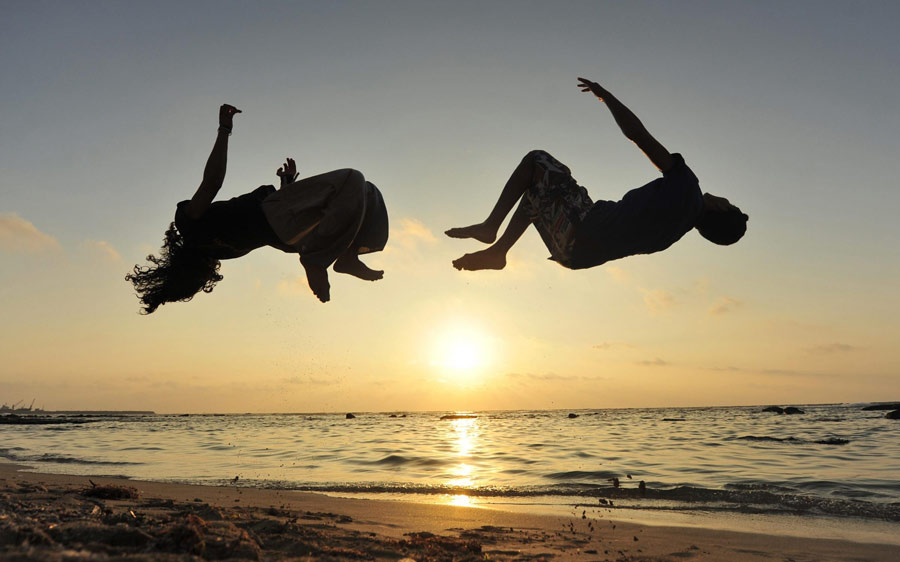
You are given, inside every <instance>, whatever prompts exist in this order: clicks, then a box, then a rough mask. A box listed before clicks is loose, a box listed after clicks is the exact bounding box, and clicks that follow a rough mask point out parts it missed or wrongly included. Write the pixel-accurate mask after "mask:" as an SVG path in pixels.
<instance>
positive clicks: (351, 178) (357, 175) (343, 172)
mask: <svg viewBox="0 0 900 562" xmlns="http://www.w3.org/2000/svg"><path fill="white" fill-rule="evenodd" d="M335 173H337V174H339V175H340V176H341V177H342V178H343V181H344V183H352V184H356V185H365V184H366V177H365V176H364V175H363V174H362V172H360V171H359V170H355V169H353V168H342V169H340V170H336V171H335Z"/></svg>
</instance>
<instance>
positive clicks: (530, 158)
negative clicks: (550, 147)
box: [522, 149, 550, 164]
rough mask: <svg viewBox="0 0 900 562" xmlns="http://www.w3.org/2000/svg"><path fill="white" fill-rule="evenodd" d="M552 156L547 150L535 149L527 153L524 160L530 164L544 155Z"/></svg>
mask: <svg viewBox="0 0 900 562" xmlns="http://www.w3.org/2000/svg"><path fill="white" fill-rule="evenodd" d="M546 156H550V154H549V153H548V152H547V151H546V150H540V149H535V150H532V151H531V152H529V153H528V154H526V155H525V158H523V159H522V162H527V163H529V164H533V163H535V162H536V161H538V160H539V159H540V158H542V157H546Z"/></svg>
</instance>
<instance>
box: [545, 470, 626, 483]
mask: <svg viewBox="0 0 900 562" xmlns="http://www.w3.org/2000/svg"><path fill="white" fill-rule="evenodd" d="M618 476H620V475H619V474H618V473H616V472H610V471H608V470H569V471H566V472H551V473H550V474H545V475H544V478H549V479H551V480H591V481H593V482H602V481H606V480H612V479H613V478H616V477H618Z"/></svg>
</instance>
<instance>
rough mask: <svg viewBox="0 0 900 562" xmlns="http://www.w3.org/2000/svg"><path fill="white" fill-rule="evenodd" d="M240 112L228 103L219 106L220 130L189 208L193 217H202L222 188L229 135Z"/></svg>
mask: <svg viewBox="0 0 900 562" xmlns="http://www.w3.org/2000/svg"><path fill="white" fill-rule="evenodd" d="M240 112H241V110H240V109H238V108H236V107H234V106H233V105H228V104H227V103H226V104H223V105H222V106H221V107H219V131H218V133H217V134H216V144H214V145H213V148H212V152H210V153H209V159H207V161H206V167H205V168H204V169H203V181H201V182H200V187H198V188H197V192H196V193H194V196H193V197H192V198H191V203H190V205H188V208H187V212H188V215H189V216H190V217H191V218H194V219H198V218H200V217H201V216H202V215H203V213H205V212H206V209H207V207H209V204H210V203H212V202H213V199H215V198H216V194H217V193H219V190H220V189H222V182H224V181H225V168H226V164H227V162H228V136H229V135H230V134H231V129H232V127H233V126H234V122H233V118H234V115H235V113H240Z"/></svg>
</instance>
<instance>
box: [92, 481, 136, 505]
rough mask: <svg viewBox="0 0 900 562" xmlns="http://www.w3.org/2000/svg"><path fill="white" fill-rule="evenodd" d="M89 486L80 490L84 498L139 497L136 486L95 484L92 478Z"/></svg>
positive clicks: (128, 498) (112, 498) (127, 498)
mask: <svg viewBox="0 0 900 562" xmlns="http://www.w3.org/2000/svg"><path fill="white" fill-rule="evenodd" d="M88 482H90V483H91V487H90V488H84V489H83V490H81V495H82V496H84V497H86V498H99V499H102V500H134V499H137V498H138V497H140V495H141V494H140V492H138V490H137V488H132V487H131V486H120V485H118V484H96V483H94V481H93V480H88Z"/></svg>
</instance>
